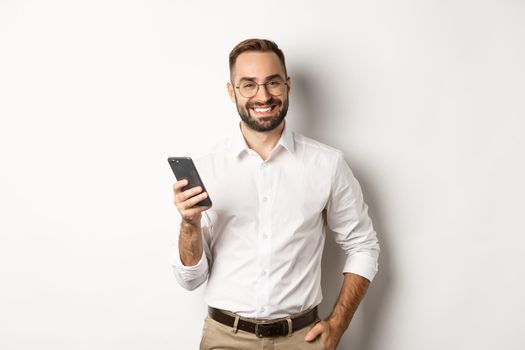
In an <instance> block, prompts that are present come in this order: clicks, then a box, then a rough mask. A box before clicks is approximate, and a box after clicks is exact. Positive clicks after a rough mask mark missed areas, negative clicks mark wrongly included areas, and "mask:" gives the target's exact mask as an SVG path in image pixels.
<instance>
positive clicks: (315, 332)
mask: <svg viewBox="0 0 525 350" xmlns="http://www.w3.org/2000/svg"><path fill="white" fill-rule="evenodd" d="M321 322H322V321H321ZM321 322H317V324H316V325H315V326H313V327H312V329H310V331H309V332H308V333H307V334H306V336H305V337H304V340H306V341H312V340H314V339H315V338H317V337H318V336H319V335H320V334H321V333H323V329H324V327H323V324H322V323H321Z"/></svg>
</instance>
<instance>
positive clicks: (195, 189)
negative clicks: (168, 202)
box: [175, 186, 202, 203]
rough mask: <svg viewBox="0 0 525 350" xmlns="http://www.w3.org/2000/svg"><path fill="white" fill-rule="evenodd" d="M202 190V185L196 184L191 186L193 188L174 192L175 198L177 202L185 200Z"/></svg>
mask: <svg viewBox="0 0 525 350" xmlns="http://www.w3.org/2000/svg"><path fill="white" fill-rule="evenodd" d="M201 192H202V187H200V186H197V187H193V188H190V189H189V190H186V191H184V192H179V193H178V194H175V200H176V201H177V202H181V203H182V202H185V201H187V200H188V199H190V198H191V197H193V196H195V195H197V194H199V193H201Z"/></svg>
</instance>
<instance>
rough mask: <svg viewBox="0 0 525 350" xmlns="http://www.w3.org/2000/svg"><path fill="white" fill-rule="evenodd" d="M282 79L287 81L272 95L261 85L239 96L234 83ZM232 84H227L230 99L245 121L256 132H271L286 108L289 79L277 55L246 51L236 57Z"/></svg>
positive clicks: (237, 84)
mask: <svg viewBox="0 0 525 350" xmlns="http://www.w3.org/2000/svg"><path fill="white" fill-rule="evenodd" d="M275 80H281V81H283V82H286V83H288V86H284V91H283V93H282V94H281V95H280V96H273V95H271V94H270V93H269V91H268V90H267V89H266V86H264V85H261V86H259V89H258V91H257V94H256V95H255V96H253V97H251V98H246V97H244V96H242V95H241V93H240V91H239V89H237V88H236V87H237V86H240V85H241V84H243V83H246V82H253V83H255V84H265V83H267V82H269V81H275ZM232 82H233V85H232V83H228V93H229V95H230V98H231V100H232V101H233V102H235V104H236V105H237V111H238V112H239V115H240V117H241V119H242V121H243V122H244V123H246V125H247V126H248V127H249V128H251V129H253V130H256V131H270V130H273V129H275V128H276V127H278V126H279V124H281V122H282V121H283V120H284V117H285V116H286V113H287V111H288V97H289V92H290V84H291V81H290V79H289V78H288V79H287V77H286V73H285V71H284V67H283V65H282V64H281V61H280V60H279V57H277V55H276V54H275V53H273V52H258V51H248V52H243V53H242V54H240V55H239V56H238V57H237V61H236V62H235V66H234V67H233V71H232Z"/></svg>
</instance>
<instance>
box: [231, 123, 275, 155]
mask: <svg viewBox="0 0 525 350" xmlns="http://www.w3.org/2000/svg"><path fill="white" fill-rule="evenodd" d="M283 130H284V120H283V121H282V122H281V124H279V126H278V127H276V128H275V129H273V130H270V131H255V130H253V129H250V128H249V127H248V126H246V124H244V122H242V121H241V132H242V135H243V136H244V139H245V140H246V143H247V144H248V147H250V148H251V149H253V150H254V151H255V152H256V153H257V154H258V155H259V156H260V157H261V158H262V159H263V160H266V159H268V157H269V156H270V152H271V151H272V150H273V148H274V147H275V145H276V144H277V142H279V139H280V138H281V134H282V133H283Z"/></svg>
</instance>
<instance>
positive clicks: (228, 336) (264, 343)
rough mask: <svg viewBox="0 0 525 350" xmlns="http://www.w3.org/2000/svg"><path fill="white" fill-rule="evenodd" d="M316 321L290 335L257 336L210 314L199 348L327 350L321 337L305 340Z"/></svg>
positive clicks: (205, 323)
mask: <svg viewBox="0 0 525 350" xmlns="http://www.w3.org/2000/svg"><path fill="white" fill-rule="evenodd" d="M314 324H315V322H314V323H312V324H311V325H309V326H306V327H304V328H303V329H300V330H298V331H295V332H293V333H292V334H291V335H290V336H284V337H276V338H257V336H256V335H255V334H253V333H249V332H245V331H241V330H237V332H235V331H234V329H233V328H232V327H228V326H226V325H223V324H222V323H219V322H217V321H215V320H213V319H211V318H210V317H209V316H207V317H206V319H205V320H204V328H203V330H202V339H201V344H200V347H199V350H252V349H253V350H256V349H257V350H325V349H326V348H325V347H324V345H323V343H322V342H321V337H317V339H316V340H314V341H312V342H310V343H309V342H307V341H305V340H304V337H305V335H306V333H308V331H309V330H310V329H311V328H312V327H313V326H314Z"/></svg>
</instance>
